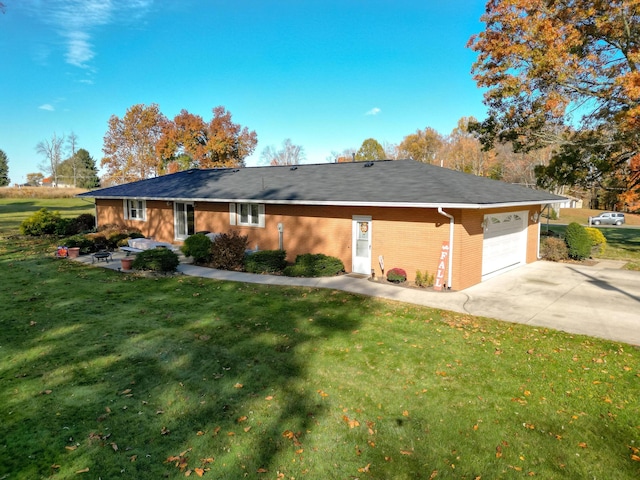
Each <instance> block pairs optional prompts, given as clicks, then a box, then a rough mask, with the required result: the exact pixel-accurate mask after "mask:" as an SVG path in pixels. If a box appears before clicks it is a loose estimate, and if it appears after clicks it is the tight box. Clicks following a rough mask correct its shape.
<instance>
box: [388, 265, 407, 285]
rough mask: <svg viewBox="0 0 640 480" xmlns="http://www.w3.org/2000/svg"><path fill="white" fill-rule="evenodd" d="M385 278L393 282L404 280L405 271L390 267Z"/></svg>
mask: <svg viewBox="0 0 640 480" xmlns="http://www.w3.org/2000/svg"><path fill="white" fill-rule="evenodd" d="M387 280H388V281H390V282H393V283H402V282H406V281H407V272H405V271H404V270H403V269H401V268H392V269H391V270H389V271H388V272H387Z"/></svg>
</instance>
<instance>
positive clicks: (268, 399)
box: [264, 395, 273, 402]
mask: <svg viewBox="0 0 640 480" xmlns="http://www.w3.org/2000/svg"><path fill="white" fill-rule="evenodd" d="M264 399H265V400H266V401H268V402H270V401H271V400H273V395H269V396H268V397H264Z"/></svg>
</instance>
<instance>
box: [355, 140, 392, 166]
mask: <svg viewBox="0 0 640 480" xmlns="http://www.w3.org/2000/svg"><path fill="white" fill-rule="evenodd" d="M385 157H386V155H385V153H384V148H382V145H380V143H378V141H377V140H376V139H375V138H367V139H366V140H365V141H364V142H362V146H361V147H360V149H359V150H358V152H357V153H356V161H357V162H366V161H369V160H384V159H385Z"/></svg>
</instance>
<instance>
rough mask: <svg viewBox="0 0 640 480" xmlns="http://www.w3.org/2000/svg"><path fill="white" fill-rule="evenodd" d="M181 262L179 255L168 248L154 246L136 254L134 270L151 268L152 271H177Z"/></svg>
mask: <svg viewBox="0 0 640 480" xmlns="http://www.w3.org/2000/svg"><path fill="white" fill-rule="evenodd" d="M179 264H180V259H179V258H178V255H176V254H175V253H174V252H172V251H171V250H169V249H167V248H152V249H149V250H144V251H142V252H140V253H138V254H137V255H136V258H135V260H134V261H133V264H132V265H131V266H132V268H133V269H134V270H149V271H152V272H162V273H169V272H175V271H176V270H177V269H178V265H179Z"/></svg>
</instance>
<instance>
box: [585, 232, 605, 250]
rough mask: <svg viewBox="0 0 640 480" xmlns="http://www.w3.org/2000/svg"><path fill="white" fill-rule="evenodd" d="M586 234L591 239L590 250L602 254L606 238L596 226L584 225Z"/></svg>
mask: <svg viewBox="0 0 640 480" xmlns="http://www.w3.org/2000/svg"><path fill="white" fill-rule="evenodd" d="M585 230H586V231H587V235H589V239H590V240H591V252H592V253H595V254H598V255H602V254H603V253H604V251H605V250H606V249H607V239H606V238H605V236H604V235H603V234H602V232H601V231H600V230H599V229H598V228H593V227H586V228H585Z"/></svg>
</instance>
